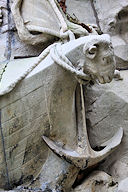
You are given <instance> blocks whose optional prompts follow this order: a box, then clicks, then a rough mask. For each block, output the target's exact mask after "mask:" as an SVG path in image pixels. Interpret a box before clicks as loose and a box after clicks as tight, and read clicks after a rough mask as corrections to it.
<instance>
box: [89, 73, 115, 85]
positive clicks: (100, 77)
mask: <svg viewBox="0 0 128 192" xmlns="http://www.w3.org/2000/svg"><path fill="white" fill-rule="evenodd" d="M113 76H114V75H91V79H92V81H94V82H95V81H98V82H99V83H101V84H105V83H110V82H111V81H112V79H113Z"/></svg>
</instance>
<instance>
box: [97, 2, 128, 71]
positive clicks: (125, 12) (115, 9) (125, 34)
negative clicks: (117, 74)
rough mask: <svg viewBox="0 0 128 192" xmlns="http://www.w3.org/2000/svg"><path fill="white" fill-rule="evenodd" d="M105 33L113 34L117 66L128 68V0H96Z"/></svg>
mask: <svg viewBox="0 0 128 192" xmlns="http://www.w3.org/2000/svg"><path fill="white" fill-rule="evenodd" d="M94 5H95V9H96V12H97V15H98V19H99V24H100V27H101V30H102V32H103V33H109V34H111V36H112V42H113V46H114V50H115V55H116V61H117V67H118V68H121V69H123V68H128V52H127V51H128V0H122V1H120V0H115V1H111V0H107V1H106V0H103V1H100V0H94Z"/></svg>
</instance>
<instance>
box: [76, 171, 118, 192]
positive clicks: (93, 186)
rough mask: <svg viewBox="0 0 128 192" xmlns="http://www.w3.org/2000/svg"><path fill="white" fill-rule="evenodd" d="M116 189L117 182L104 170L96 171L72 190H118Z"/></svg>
mask: <svg viewBox="0 0 128 192" xmlns="http://www.w3.org/2000/svg"><path fill="white" fill-rule="evenodd" d="M116 190H117V183H116V182H115V181H114V180H113V179H112V177H111V176H109V175H108V174H107V173H105V172H103V171H94V172H93V173H92V174H90V175H89V176H88V177H87V178H86V179H85V181H83V182H82V184H81V185H79V186H78V187H76V188H75V189H74V190H73V191H72V192H116ZM120 192H121V191H120Z"/></svg>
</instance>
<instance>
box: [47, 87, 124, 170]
mask: <svg viewBox="0 0 128 192" xmlns="http://www.w3.org/2000/svg"><path fill="white" fill-rule="evenodd" d="M80 90H81V104H82V106H80V107H81V110H79V111H81V114H80V115H79V116H82V124H83V127H81V126H80V127H78V143H77V147H76V148H75V150H73V149H70V148H64V147H63V146H64V145H63V146H62V145H61V146H60V145H59V144H58V143H57V142H55V141H52V140H51V139H49V138H48V137H45V136H43V139H44V141H45V142H46V144H47V145H48V146H49V147H50V148H51V149H52V150H53V151H54V152H55V153H56V154H57V155H59V156H60V157H62V158H64V159H65V160H67V161H68V162H70V163H72V164H74V165H75V166H76V167H79V168H80V169H85V168H88V167H91V166H93V165H96V164H97V163H99V162H101V161H102V160H103V159H105V158H106V157H107V156H108V155H109V154H110V153H112V152H113V150H115V149H116V148H117V147H118V145H119V144H120V143H121V140H122V136H123V129H122V128H120V129H119V130H118V132H117V133H116V134H115V135H114V136H113V137H112V138H111V139H110V140H108V141H107V142H106V143H104V144H102V147H104V149H103V150H101V151H99V152H96V151H94V150H93V149H92V148H91V146H90V143H89V140H88V135H87V128H86V118H85V107H84V106H85V105H84V97H83V88H82V85H81V84H80Z"/></svg>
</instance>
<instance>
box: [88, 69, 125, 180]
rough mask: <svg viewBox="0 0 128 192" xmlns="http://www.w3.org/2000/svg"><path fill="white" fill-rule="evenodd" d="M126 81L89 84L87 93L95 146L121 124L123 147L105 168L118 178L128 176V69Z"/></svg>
mask: <svg viewBox="0 0 128 192" xmlns="http://www.w3.org/2000/svg"><path fill="white" fill-rule="evenodd" d="M121 76H122V77H123V81H115V80H113V81H112V82H111V83H110V84H106V85H103V86H99V85H95V86H92V87H90V88H89V87H88V89H87V92H86V93H85V95H86V99H87V100H86V103H87V106H86V109H87V124H88V132H89V135H90V142H91V145H92V147H93V148H95V147H97V146H100V145H101V144H102V143H104V142H105V141H106V139H108V138H110V137H111V136H112V135H113V134H114V132H115V131H116V130H118V129H119V128H120V127H123V129H124V137H123V141H122V144H121V145H120V147H119V149H118V150H117V151H116V152H114V153H113V155H111V156H110V157H108V159H107V160H106V161H105V163H104V164H103V165H102V169H103V170H105V171H106V172H107V173H109V174H111V175H112V176H114V177H115V178H116V179H117V180H120V179H124V178H125V177H128V166H127V161H128V148H127V146H128V139H127V138H128V130H127V129H128V115H127V114H128V93H127V90H128V78H127V77H128V72H127V71H122V72H121Z"/></svg>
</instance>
